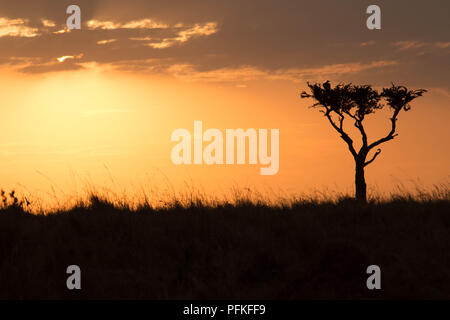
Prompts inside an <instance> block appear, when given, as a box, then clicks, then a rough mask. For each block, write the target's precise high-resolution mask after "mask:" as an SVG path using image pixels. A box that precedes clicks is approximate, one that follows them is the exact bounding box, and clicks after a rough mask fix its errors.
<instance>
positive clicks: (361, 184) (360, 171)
mask: <svg viewBox="0 0 450 320" xmlns="http://www.w3.org/2000/svg"><path fill="white" fill-rule="evenodd" d="M355 171H356V172H355V198H356V200H357V201H358V202H361V203H366V202H367V185H366V179H365V178H364V161H361V160H357V161H356V170H355Z"/></svg>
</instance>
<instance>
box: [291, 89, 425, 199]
mask: <svg viewBox="0 0 450 320" xmlns="http://www.w3.org/2000/svg"><path fill="white" fill-rule="evenodd" d="M308 87H309V89H310V93H308V92H305V91H303V92H302V93H301V95H300V96H301V98H313V99H314V101H315V103H314V104H313V105H312V106H311V107H313V108H320V112H323V114H324V115H325V117H326V118H327V119H328V121H329V122H330V124H331V126H332V127H333V128H334V130H336V131H337V132H338V133H339V134H340V136H341V138H342V139H343V140H344V141H345V143H346V144H347V146H348V148H349V150H350V152H351V154H352V156H353V158H354V159H355V198H356V200H358V201H360V202H366V201H367V185H366V180H365V177H364V168H365V167H366V166H368V165H369V164H371V163H372V162H373V161H375V159H376V158H377V157H378V155H379V154H380V152H381V149H379V148H377V150H376V151H375V153H374V154H373V155H372V157H371V158H370V160H367V156H368V155H369V153H370V151H371V150H372V149H374V148H376V147H378V146H379V145H381V144H382V143H384V142H387V141H390V140H392V139H394V138H395V137H396V136H397V135H398V134H397V133H396V129H397V127H396V125H397V117H398V115H399V113H400V111H401V110H405V111H408V110H410V109H411V107H410V102H411V101H413V100H414V99H415V98H417V97H420V96H422V95H423V93H425V92H426V90H423V89H419V90H408V89H407V88H406V87H403V86H396V85H394V84H392V86H391V87H389V88H383V90H382V91H381V93H379V92H378V91H377V90H375V89H373V88H372V86H370V85H352V84H351V83H350V84H338V85H337V86H335V87H334V88H332V87H331V85H330V82H329V81H327V82H325V83H324V84H319V83H315V84H310V83H309V82H308ZM383 102H384V103H383ZM385 104H387V105H388V106H389V108H390V109H391V110H392V117H391V118H390V120H391V129H390V131H389V133H388V134H387V135H386V136H384V137H382V138H380V139H378V140H376V141H374V142H371V143H370V142H369V141H368V138H367V133H366V130H365V129H364V124H363V122H364V119H365V118H366V116H367V115H369V114H371V113H374V112H375V111H377V110H380V109H382V108H383V107H384V106H385ZM346 118H347V119H350V121H354V126H355V127H356V128H357V129H358V131H359V133H360V135H361V140H362V144H361V148H360V149H359V151H356V150H355V147H354V146H353V140H352V138H351V137H350V136H349V134H348V133H346V132H345V131H344V120H345V119H346Z"/></svg>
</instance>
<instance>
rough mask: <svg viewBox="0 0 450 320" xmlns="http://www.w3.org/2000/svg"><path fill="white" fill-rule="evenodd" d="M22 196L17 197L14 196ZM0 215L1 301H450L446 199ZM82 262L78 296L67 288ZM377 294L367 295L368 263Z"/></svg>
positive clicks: (15, 209) (95, 202)
mask: <svg viewBox="0 0 450 320" xmlns="http://www.w3.org/2000/svg"><path fill="white" fill-rule="evenodd" d="M14 198H15V197H14ZM23 207H24V205H23V203H22V202H20V201H17V198H16V200H13V201H12V202H9V203H7V202H6V201H5V202H4V206H3V208H2V209H1V210H0V298H1V299H29V298H33V299H58V298H62V299H95V298H100V299H109V298H116V299H200V298H201V299H349V298H354V299H391V298H393V299H416V298H426V299H428V298H440V299H443V298H445V299H450V201H449V198H448V193H447V196H445V197H441V198H440V199H433V198H429V199H421V200H414V199H412V198H408V197H404V198H396V199H391V200H389V201H373V202H371V203H369V204H367V205H360V204H358V203H354V202H353V201H352V200H349V199H342V200H340V201H329V202H326V201H322V202H315V201H294V202H292V203H291V204H290V205H289V206H277V207H274V206H269V205H265V204H263V203H251V202H248V201H240V202H237V203H233V204H231V203H222V204H217V205H215V206H208V205H203V204H201V203H195V204H194V203H192V204H188V205H181V204H180V203H177V202H174V203H173V204H172V205H170V206H167V207H165V208H159V209H156V208H152V207H151V206H149V205H142V206H140V207H138V208H134V209H131V208H128V207H127V206H125V205H115V204H113V203H110V202H108V201H106V200H102V199H101V198H99V197H98V196H92V197H91V199H90V201H88V202H86V203H80V204H79V205H78V206H76V207H74V208H72V209H68V210H60V211H57V212H53V213H50V214H46V215H44V214H37V215H36V214H30V213H27V212H26V210H24V209H23ZM72 264H76V265H79V266H80V268H81V272H82V290H79V291H77V290H74V291H69V290H68V289H67V288H66V279H67V277H68V275H67V274H66V268H67V266H69V265H72ZM371 264H376V265H379V266H380V268H381V272H382V276H381V286H382V289H381V290H374V291H371V290H368V289H367V288H366V279H367V277H368V276H369V275H367V274H366V268H367V266H369V265H371Z"/></svg>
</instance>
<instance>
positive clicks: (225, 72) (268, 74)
mask: <svg viewBox="0 0 450 320" xmlns="http://www.w3.org/2000/svg"><path fill="white" fill-rule="evenodd" d="M394 65H397V62H396V61H373V62H371V63H368V64H363V63H360V62H355V63H347V64H333V65H325V66H322V67H317V68H305V69H300V68H291V69H279V70H274V71H265V70H262V69H260V68H256V67H253V66H244V67H240V68H221V69H217V70H211V71H198V70H196V69H195V68H194V67H193V66H192V65H186V64H184V65H173V66H170V67H169V68H168V70H167V71H168V72H169V73H170V74H172V75H173V76H175V77H176V78H178V79H181V80H184V81H205V82H235V81H236V82H239V81H240V82H245V81H252V80H264V79H265V80H287V81H293V82H300V81H305V80H316V81H319V80H325V79H336V78H339V77H340V76H343V75H346V74H356V73H361V72H363V71H367V70H370V69H376V68H385V67H389V66H394Z"/></svg>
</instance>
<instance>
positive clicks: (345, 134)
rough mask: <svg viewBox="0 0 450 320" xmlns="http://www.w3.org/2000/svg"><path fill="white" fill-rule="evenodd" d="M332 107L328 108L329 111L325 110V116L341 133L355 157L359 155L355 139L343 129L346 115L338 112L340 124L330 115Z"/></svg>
mask: <svg viewBox="0 0 450 320" xmlns="http://www.w3.org/2000/svg"><path fill="white" fill-rule="evenodd" d="M330 112H331V109H328V108H327V111H326V112H325V116H326V117H327V119H328V121H329V122H330V123H331V126H332V127H333V128H334V129H335V130H336V131H337V132H338V133H339V134H340V135H341V138H342V139H343V140H344V141H345V142H346V143H347V145H348V149H349V150H350V152H351V153H352V155H353V157H354V158H356V157H357V155H358V154H357V153H356V150H355V148H354V147H353V140H352V139H351V138H350V137H349V135H348V134H347V133H345V132H344V129H343V122H344V116H343V115H342V114H339V113H337V114H338V115H339V116H340V118H339V126H338V125H337V124H336V123H335V122H334V121H333V119H332V118H331V116H330Z"/></svg>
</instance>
